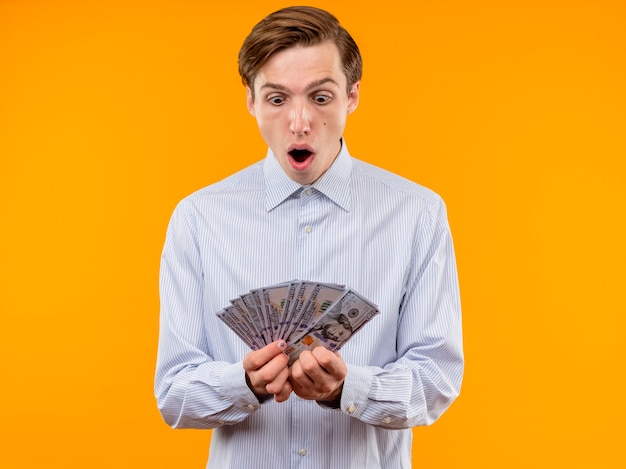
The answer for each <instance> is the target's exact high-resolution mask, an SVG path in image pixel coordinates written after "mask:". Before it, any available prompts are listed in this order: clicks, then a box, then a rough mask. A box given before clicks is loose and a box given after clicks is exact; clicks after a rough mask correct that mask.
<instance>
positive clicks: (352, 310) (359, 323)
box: [285, 290, 379, 365]
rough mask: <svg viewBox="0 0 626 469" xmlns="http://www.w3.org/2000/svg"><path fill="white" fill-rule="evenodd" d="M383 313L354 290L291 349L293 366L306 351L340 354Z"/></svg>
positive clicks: (291, 346) (346, 293) (344, 296)
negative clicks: (360, 330) (340, 350)
mask: <svg viewBox="0 0 626 469" xmlns="http://www.w3.org/2000/svg"><path fill="white" fill-rule="evenodd" d="M378 313H379V310H378V308H377V307H376V305H374V304H373V303H371V302H370V301H368V300H367V299H366V298H364V297H362V296H361V295H359V294H358V293H356V292H355V291H352V290H346V291H345V292H344V293H343V294H342V295H341V296H340V297H339V298H338V299H337V301H335V303H333V304H332V305H331V306H330V307H329V308H327V309H326V311H325V312H324V313H323V314H322V315H321V316H320V317H319V318H318V319H317V321H316V322H315V323H314V324H313V325H312V327H311V329H310V330H309V331H307V332H305V333H304V334H303V335H302V336H301V337H299V338H298V339H297V340H296V341H295V342H294V343H293V344H291V345H288V346H287V349H286V350H285V353H286V354H287V355H288V356H289V365H291V364H293V362H294V361H296V360H297V359H298V357H299V356H300V354H301V353H302V352H303V351H304V350H313V349H314V348H315V347H318V346H322V347H324V348H326V349H328V350H330V351H332V352H336V351H338V350H339V349H341V347H343V345H345V343H346V342H348V340H350V338H351V337H352V336H353V335H354V334H355V333H356V332H357V331H358V330H359V329H361V327H363V326H364V325H365V324H366V323H367V322H368V321H369V320H371V319H372V318H373V317H374V316H375V315H376V314H378Z"/></svg>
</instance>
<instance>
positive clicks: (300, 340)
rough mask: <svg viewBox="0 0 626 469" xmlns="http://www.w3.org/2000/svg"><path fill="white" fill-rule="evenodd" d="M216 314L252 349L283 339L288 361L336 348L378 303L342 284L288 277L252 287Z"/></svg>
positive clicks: (351, 333)
mask: <svg viewBox="0 0 626 469" xmlns="http://www.w3.org/2000/svg"><path fill="white" fill-rule="evenodd" d="M230 302H231V305H229V306H227V307H225V308H224V309H222V310H221V311H219V312H218V313H217V316H218V317H219V318H220V319H221V320H222V321H224V323H226V325H228V327H230V328H231V329H232V330H233V332H235V334H237V335H238V336H239V337H240V338H241V339H242V340H243V341H244V342H245V343H246V344H247V345H248V346H249V347H250V348H251V349H252V350H258V349H260V348H262V347H264V346H265V345H267V344H269V343H271V342H273V341H275V340H278V339H283V340H284V341H285V342H286V343H287V348H286V349H285V353H286V354H287V355H288V356H289V364H290V365H291V364H292V363H293V362H294V361H295V360H296V359H297V358H298V356H299V355H300V353H301V352H302V351H303V350H312V349H314V348H315V347H317V346H322V347H324V348H326V349H328V350H330V351H332V352H336V351H337V350H339V349H340V348H341V347H342V346H343V345H344V344H345V343H346V342H347V341H348V340H349V339H350V337H352V336H353V335H354V334H355V333H356V332H357V331H358V330H359V329H360V328H361V327H363V325H364V324H365V323H366V322H368V321H369V320H370V319H371V318H372V317H374V316H375V315H376V314H378V313H379V310H378V307H377V306H376V305H374V304H373V303H371V302H370V301H368V300H367V299H366V298H364V297H363V296H361V295H359V294H358V293H357V292H355V291H354V290H351V289H349V288H345V287H344V286H342V285H337V284H330V283H319V282H310V281H304V280H303V281H300V280H298V281H292V282H286V283H281V284H277V285H270V286H267V287H264V288H257V289H255V290H251V291H250V292H249V293H245V294H243V295H241V296H240V297H238V298H234V299H232V300H230Z"/></svg>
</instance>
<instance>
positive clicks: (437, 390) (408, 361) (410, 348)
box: [291, 202, 464, 428]
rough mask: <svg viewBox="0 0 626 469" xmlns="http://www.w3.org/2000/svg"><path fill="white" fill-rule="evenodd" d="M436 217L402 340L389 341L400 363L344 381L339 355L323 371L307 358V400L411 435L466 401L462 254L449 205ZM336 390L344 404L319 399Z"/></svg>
mask: <svg viewBox="0 0 626 469" xmlns="http://www.w3.org/2000/svg"><path fill="white" fill-rule="evenodd" d="M429 215H430V216H429V217H428V219H427V221H426V222H425V223H424V224H423V226H422V231H421V232H420V233H418V234H416V237H415V242H414V249H413V252H414V258H413V259H412V263H411V269H410V271H409V272H408V276H407V279H406V289H405V293H404V297H403V298H402V303H401V308H400V313H399V317H398V326H397V334H396V337H389V340H395V342H396V350H397V357H398V358H397V359H396V360H395V361H394V362H392V363H389V364H387V365H386V366H383V367H373V366H355V365H351V364H347V365H345V367H346V369H347V371H346V372H344V373H343V378H342V375H341V374H337V373H333V372H332V370H333V369H337V368H340V367H341V364H339V363H338V362H341V363H343V360H341V358H340V357H339V356H336V355H332V356H331V355H324V358H325V359H327V360H331V361H333V363H332V364H329V365H323V364H321V363H318V364H317V365H316V364H315V363H314V362H312V361H311V358H312V357H314V355H307V356H306V357H305V358H306V365H304V362H302V363H298V361H300V360H298V361H296V362H295V363H294V365H293V370H292V373H291V374H292V376H291V379H292V381H293V382H294V383H293V387H294V392H295V393H296V394H298V395H300V397H303V398H305V399H315V400H318V401H320V400H321V401H331V402H321V404H322V405H324V406H326V407H331V408H332V407H336V408H339V409H340V410H341V411H343V412H345V413H347V414H348V415H350V416H352V417H354V418H358V419H360V420H362V421H364V422H367V423H369V424H372V425H376V426H381V427H385V428H410V427H414V426H417V425H427V424H430V423H432V422H434V421H435V420H437V419H438V418H439V416H440V415H441V414H442V413H443V412H444V411H445V410H446V409H447V408H448V407H449V406H450V404H451V403H452V402H453V401H454V399H455V398H456V397H457V396H458V394H459V391H460V387H461V380H462V376H463V367H464V361H463V349H462V334H461V308H460V299H459V289H458V280H457V270H456V262H455V257H454V249H453V245H452V238H451V236H450V230H449V227H448V222H447V218H446V212H445V206H444V204H443V202H440V203H439V205H438V206H434V207H432V209H431V212H430V213H429ZM335 362H337V363H335ZM296 367H297V368H296ZM316 367H317V368H316ZM304 368H306V370H308V371H305V370H304ZM294 371H295V373H294ZM324 371H326V373H324ZM315 377H317V378H315ZM308 381H314V382H315V384H311V383H309V382H308ZM331 388H334V389H340V390H341V391H340V393H341V394H340V396H339V399H338V400H337V399H335V400H332V399H318V398H317V397H316V394H315V393H318V392H320V389H331Z"/></svg>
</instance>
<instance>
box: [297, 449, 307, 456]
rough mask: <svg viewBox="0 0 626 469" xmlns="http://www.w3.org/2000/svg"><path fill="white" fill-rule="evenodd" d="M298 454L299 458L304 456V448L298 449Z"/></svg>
mask: <svg viewBox="0 0 626 469" xmlns="http://www.w3.org/2000/svg"><path fill="white" fill-rule="evenodd" d="M298 454H299V455H300V456H306V449H305V448H300V451H298Z"/></svg>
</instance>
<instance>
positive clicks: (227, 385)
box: [221, 362, 261, 412]
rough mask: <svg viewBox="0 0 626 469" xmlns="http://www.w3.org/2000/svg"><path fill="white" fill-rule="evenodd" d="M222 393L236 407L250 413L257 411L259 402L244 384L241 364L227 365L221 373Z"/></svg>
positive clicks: (244, 377) (244, 378)
mask: <svg viewBox="0 0 626 469" xmlns="http://www.w3.org/2000/svg"><path fill="white" fill-rule="evenodd" d="M221 387H222V393H223V394H224V397H225V398H226V399H228V400H229V401H231V402H232V403H233V404H234V405H235V406H236V407H238V408H240V409H242V410H246V411H247V412H252V411H255V410H258V409H259V408H260V406H261V402H260V401H259V399H258V398H257V396H256V394H254V393H253V392H252V390H251V389H250V388H249V387H248V384H247V383H246V372H245V371H244V369H243V364H242V362H238V363H233V364H232V365H227V366H226V367H225V368H224V370H223V372H222V385H221Z"/></svg>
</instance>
